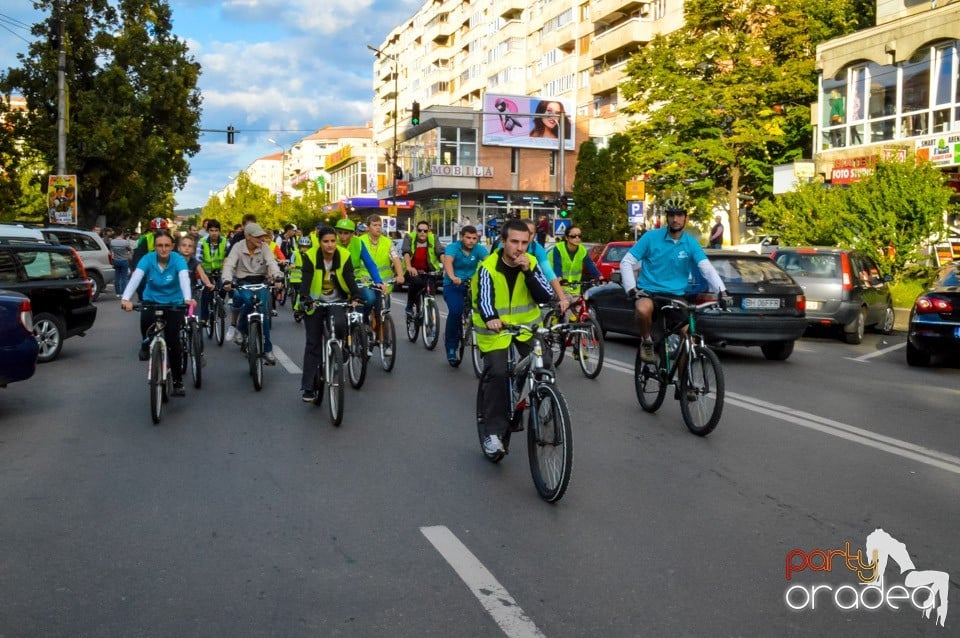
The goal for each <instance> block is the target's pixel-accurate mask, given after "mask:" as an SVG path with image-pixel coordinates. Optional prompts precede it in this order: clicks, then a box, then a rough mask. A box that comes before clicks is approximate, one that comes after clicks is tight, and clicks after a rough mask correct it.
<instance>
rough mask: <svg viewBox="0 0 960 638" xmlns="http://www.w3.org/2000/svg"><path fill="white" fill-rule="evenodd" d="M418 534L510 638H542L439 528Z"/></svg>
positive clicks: (494, 581)
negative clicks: (431, 546)
mask: <svg viewBox="0 0 960 638" xmlns="http://www.w3.org/2000/svg"><path fill="white" fill-rule="evenodd" d="M420 532H421V533H422V534H423V535H424V536H425V537H426V538H427V540H428V541H430V544H431V545H433V546H434V548H435V549H436V550H437V551H438V552H440V555H441V556H443V558H444V559H445V560H446V561H447V563H449V564H450V566H451V567H453V570H454V571H455V572H457V576H459V577H460V579H461V580H463V582H464V583H465V584H466V585H467V587H468V588H469V589H470V591H471V592H472V593H473V595H474V596H476V597H477V600H479V601H480V604H481V605H483V608H484V609H486V610H487V613H488V614H490V615H491V616H492V617H493V619H494V620H495V621H496V623H497V625H499V626H500V629H501V630H502V631H503V633H505V634H506V635H507V636H509V637H510V638H545V636H544V634H543V633H542V632H541V631H540V630H539V629H537V626H536V625H535V624H533V621H532V620H530V618H529V617H528V616H527V615H526V614H525V613H524V611H523V610H522V609H521V608H520V606H519V605H517V601H515V600H514V599H513V597H512V596H511V595H510V594H509V592H507V590H506V589H504V588H503V585H501V584H500V583H499V582H498V581H497V579H496V578H495V577H494V576H493V574H491V573H490V571H489V570H488V569H487V568H486V567H484V566H483V563H481V562H480V561H479V560H477V557H476V556H474V555H473V553H472V552H471V551H470V550H469V549H467V546H466V545H464V544H463V543H461V542H460V539H458V538H457V537H456V536H454V534H453V532H451V531H450V530H449V529H447V528H446V527H445V526H443V525H436V526H433V527H421V528H420Z"/></svg>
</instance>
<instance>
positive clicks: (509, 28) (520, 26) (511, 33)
mask: <svg viewBox="0 0 960 638" xmlns="http://www.w3.org/2000/svg"><path fill="white" fill-rule="evenodd" d="M496 37H497V43H500V42H503V41H504V40H509V39H510V38H524V39H526V37H527V26H526V25H525V24H524V23H523V22H521V21H520V20H510V21H508V22H507V23H506V24H504V25H503V28H502V29H500V30H499V31H497V36H496Z"/></svg>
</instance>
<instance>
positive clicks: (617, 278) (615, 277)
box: [610, 272, 623, 284]
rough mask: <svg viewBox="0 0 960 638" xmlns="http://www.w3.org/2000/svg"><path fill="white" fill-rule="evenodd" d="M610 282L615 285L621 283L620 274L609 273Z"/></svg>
mask: <svg viewBox="0 0 960 638" xmlns="http://www.w3.org/2000/svg"><path fill="white" fill-rule="evenodd" d="M610 281H612V282H613V283H615V284H619V283H623V282H622V281H621V279H620V273H619V272H612V273H610Z"/></svg>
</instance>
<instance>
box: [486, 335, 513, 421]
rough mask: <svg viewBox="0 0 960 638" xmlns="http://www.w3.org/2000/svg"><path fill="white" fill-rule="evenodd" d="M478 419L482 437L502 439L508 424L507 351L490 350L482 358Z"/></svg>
mask: <svg viewBox="0 0 960 638" xmlns="http://www.w3.org/2000/svg"><path fill="white" fill-rule="evenodd" d="M479 392H480V399H479V409H480V418H481V419H482V420H483V435H484V436H490V435H491V434H495V435H497V436H499V437H501V438H502V437H503V435H504V434H506V433H507V428H508V427H509V423H508V422H507V412H508V411H509V409H510V406H509V403H510V388H509V385H508V384H507V349H506V348H504V349H502V350H491V351H490V352H486V353H484V356H483V374H482V375H481V376H480V387H479Z"/></svg>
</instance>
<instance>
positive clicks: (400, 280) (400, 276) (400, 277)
mask: <svg viewBox="0 0 960 638" xmlns="http://www.w3.org/2000/svg"><path fill="white" fill-rule="evenodd" d="M397 285H400V286H402V285H403V275H397Z"/></svg>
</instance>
